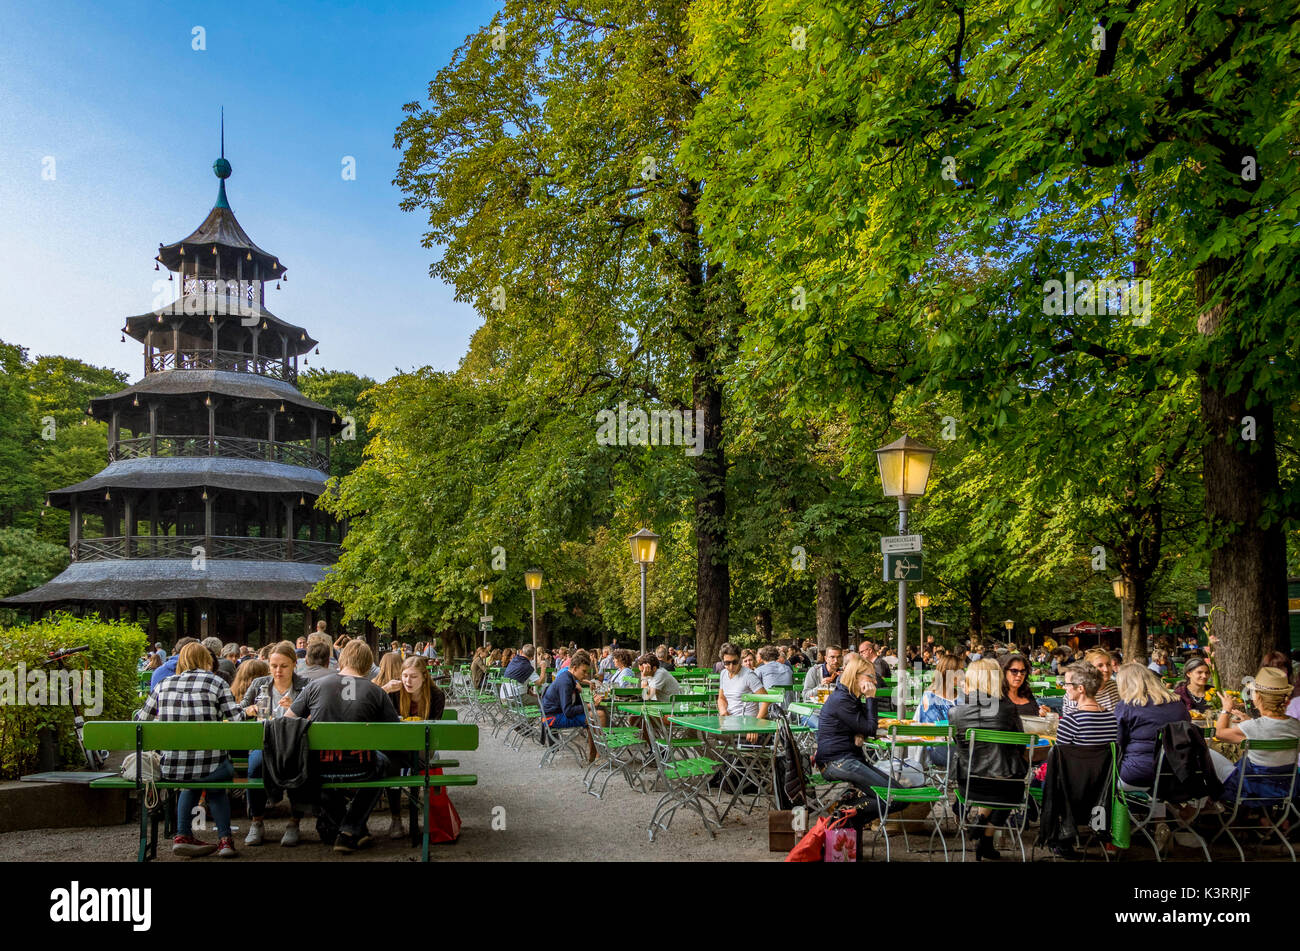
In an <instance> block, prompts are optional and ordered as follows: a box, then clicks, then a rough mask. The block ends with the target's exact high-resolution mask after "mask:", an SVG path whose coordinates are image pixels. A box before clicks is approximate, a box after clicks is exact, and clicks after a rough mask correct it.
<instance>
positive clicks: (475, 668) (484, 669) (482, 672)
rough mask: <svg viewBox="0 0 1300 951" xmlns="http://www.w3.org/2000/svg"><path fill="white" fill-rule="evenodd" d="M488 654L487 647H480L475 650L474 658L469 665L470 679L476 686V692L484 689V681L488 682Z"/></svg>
mask: <svg viewBox="0 0 1300 951" xmlns="http://www.w3.org/2000/svg"><path fill="white" fill-rule="evenodd" d="M487 658H488V652H487V648H486V647H479V648H476V649H475V650H474V658H473V660H471V661H470V665H469V679H470V682H471V683H473V684H474V689H475V690H482V689H483V681H485V680H487V675H488V665H487Z"/></svg>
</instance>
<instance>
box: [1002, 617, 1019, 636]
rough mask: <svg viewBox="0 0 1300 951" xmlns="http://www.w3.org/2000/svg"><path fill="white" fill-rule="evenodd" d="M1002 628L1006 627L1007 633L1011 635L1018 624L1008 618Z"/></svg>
mask: <svg viewBox="0 0 1300 951" xmlns="http://www.w3.org/2000/svg"><path fill="white" fill-rule="evenodd" d="M1002 626H1003V627H1005V628H1006V629H1007V633H1008V634H1010V633H1011V629H1012V628H1013V627H1015V626H1016V622H1015V621H1012V620H1011V619H1010V618H1008V619H1007V620H1005V621H1003V622H1002Z"/></svg>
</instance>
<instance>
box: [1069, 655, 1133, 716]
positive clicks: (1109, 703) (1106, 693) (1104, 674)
mask: <svg viewBox="0 0 1300 951" xmlns="http://www.w3.org/2000/svg"><path fill="white" fill-rule="evenodd" d="M1083 663H1085V664H1091V665H1092V666H1093V667H1095V668H1096V669H1097V672H1098V673H1099V674H1101V686H1100V687H1098V688H1097V703H1098V704H1099V705H1100V706H1101V708H1102V709H1103V710H1110V711H1111V712H1114V710H1115V705H1116V704H1117V703H1119V688H1118V687H1117V686H1115V681H1114V680H1113V679H1112V678H1111V674H1113V673H1114V672H1115V667H1114V664H1112V663H1111V657H1110V651H1108V650H1106V649H1105V648H1104V647H1094V648H1092V650H1090V651H1088V652H1087V653H1086V654H1084V655H1083ZM1067 669H1068V668H1067ZM1077 705H1078V697H1071V696H1070V692H1069V691H1068V690H1067V691H1066V692H1065V703H1063V704H1061V715H1062V716H1065V715H1067V714H1070V713H1073V712H1074V709H1075V707H1076V706H1077Z"/></svg>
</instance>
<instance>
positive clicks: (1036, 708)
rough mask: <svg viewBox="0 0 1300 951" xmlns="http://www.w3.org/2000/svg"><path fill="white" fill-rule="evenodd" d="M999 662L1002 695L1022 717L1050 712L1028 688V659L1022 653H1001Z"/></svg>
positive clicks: (1044, 714)
mask: <svg viewBox="0 0 1300 951" xmlns="http://www.w3.org/2000/svg"><path fill="white" fill-rule="evenodd" d="M999 663H1000V664H1001V666H1002V697H1003V699H1004V700H1008V701H1010V702H1011V703H1013V704H1014V705H1015V708H1016V712H1017V713H1019V714H1020V715H1021V716H1022V717H1032V716H1034V715H1037V716H1040V717H1045V716H1047V715H1048V714H1049V713H1051V710H1049V709H1048V708H1047V707H1046V706H1043V705H1042V704H1040V703H1039V702H1038V701H1037V700H1036V699H1035V698H1034V692H1033V691H1032V690H1030V689H1029V660H1028V659H1027V658H1026V657H1025V655H1024V654H1003V655H1002V657H1000V658H999Z"/></svg>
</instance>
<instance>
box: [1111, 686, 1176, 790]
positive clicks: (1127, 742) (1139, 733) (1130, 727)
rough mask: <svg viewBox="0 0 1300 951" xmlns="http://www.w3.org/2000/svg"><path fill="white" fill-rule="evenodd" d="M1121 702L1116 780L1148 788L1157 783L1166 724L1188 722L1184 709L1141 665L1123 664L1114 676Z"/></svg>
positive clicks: (1134, 787)
mask: <svg viewBox="0 0 1300 951" xmlns="http://www.w3.org/2000/svg"><path fill="white" fill-rule="evenodd" d="M1115 686H1116V688H1117V689H1118V690H1119V698H1120V702H1119V704H1118V705H1117V706H1116V707H1115V720H1116V721H1117V722H1118V724H1119V750H1120V760H1119V779H1120V785H1121V786H1123V787H1125V788H1126V789H1150V788H1151V786H1152V785H1154V783H1155V781H1156V752H1157V749H1158V744H1159V743H1160V734H1161V731H1162V730H1164V727H1165V724H1166V723H1174V722H1176V721H1178V720H1185V721H1190V720H1191V714H1190V713H1188V711H1187V707H1186V706H1185V705H1184V704H1183V703H1182V701H1180V700H1179V699H1178V697H1177V695H1175V694H1174V693H1173V692H1172V691H1171V690H1169V688H1167V687H1166V686H1165V685H1164V684H1163V683H1161V682H1160V678H1159V677H1157V676H1156V675H1155V674H1153V673H1152V672H1151V671H1149V670H1147V669H1146V668H1145V667H1143V666H1142V665H1141V664H1124V665H1122V666H1121V667H1120V669H1119V671H1118V673H1116V674H1115Z"/></svg>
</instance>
